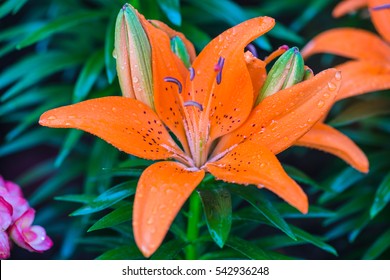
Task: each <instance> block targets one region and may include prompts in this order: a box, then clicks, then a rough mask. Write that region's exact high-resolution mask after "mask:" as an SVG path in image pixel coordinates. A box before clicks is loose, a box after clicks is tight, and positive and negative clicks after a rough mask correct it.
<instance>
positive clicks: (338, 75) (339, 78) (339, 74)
mask: <svg viewBox="0 0 390 280" xmlns="http://www.w3.org/2000/svg"><path fill="white" fill-rule="evenodd" d="M334 77H335V78H336V80H338V81H340V80H341V72H340V71H338V72H336V74H335V75H334Z"/></svg>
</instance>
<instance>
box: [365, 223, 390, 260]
mask: <svg viewBox="0 0 390 280" xmlns="http://www.w3.org/2000/svg"><path fill="white" fill-rule="evenodd" d="M389 247H390V229H388V230H387V231H386V232H384V233H383V234H382V235H381V236H379V237H377V238H376V240H375V242H374V243H373V244H372V245H371V246H370V248H368V250H367V252H366V253H365V254H364V256H363V259H364V260H374V259H376V258H378V257H379V256H380V255H381V254H382V253H384V252H385V251H386V250H387V249H388V248H389Z"/></svg>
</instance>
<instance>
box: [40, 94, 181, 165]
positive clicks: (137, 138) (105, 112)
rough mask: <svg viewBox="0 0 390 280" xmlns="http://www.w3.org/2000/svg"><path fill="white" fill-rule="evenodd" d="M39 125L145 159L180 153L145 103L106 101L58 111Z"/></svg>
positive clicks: (46, 114) (78, 104) (50, 114)
mask: <svg viewBox="0 0 390 280" xmlns="http://www.w3.org/2000/svg"><path fill="white" fill-rule="evenodd" d="M39 123H40V124H41V125H43V126H48V127H55V128H77V129H81V130H84V131H86V132H89V133H92V134H94V135H96V136H98V137H100V138H102V139H103V140H105V141H107V142H108V143H110V144H111V145H113V146H115V147H117V148H118V149H119V150H122V151H124V152H126V153H129V154H132V155H135V156H138V157H142V158H146V159H152V160H156V159H166V158H169V157H174V155H175V153H178V154H180V153H181V152H180V150H179V149H178V147H177V146H176V144H175V142H174V141H173V140H172V138H171V137H170V135H169V133H168V132H167V130H166V129H165V127H164V125H163V124H162V123H161V121H160V119H159V118H158V116H157V115H156V114H155V113H154V112H153V111H152V110H151V109H150V108H149V107H148V106H147V105H145V104H143V103H142V102H140V101H138V100H135V99H130V98H126V97H119V96H116V97H114V96H112V97H103V98H97V99H91V100H87V101H84V102H80V103H77V104H74V105H69V106H64V107H59V108H56V109H53V110H49V111H47V112H45V113H44V114H43V115H42V116H41V118H40V120H39ZM167 149H168V150H167Z"/></svg>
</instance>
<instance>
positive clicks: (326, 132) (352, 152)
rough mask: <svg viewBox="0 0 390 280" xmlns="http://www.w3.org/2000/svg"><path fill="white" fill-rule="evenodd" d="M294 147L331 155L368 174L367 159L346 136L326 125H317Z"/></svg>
mask: <svg viewBox="0 0 390 280" xmlns="http://www.w3.org/2000/svg"><path fill="white" fill-rule="evenodd" d="M296 145H298V146H305V147H309V148H315V149H318V150H322V151H325V152H328V153H331V154H333V155H335V156H337V157H339V158H341V159H343V160H344V161H346V162H347V163H348V164H350V165H351V166H353V167H354V168H356V169H357V170H359V171H360V172H364V173H367V172H368V165H369V163H368V159H367V157H366V155H365V154H364V153H363V152H362V150H360V149H359V147H358V146H356V144H355V143H354V142H353V141H352V140H351V139H349V138H348V137H347V136H345V135H344V134H342V133H341V132H339V131H338V130H336V129H334V128H333V127H330V126H328V125H326V124H323V123H317V124H316V125H315V126H313V128H312V129H311V130H309V132H308V133H306V134H305V135H304V136H303V137H302V138H300V139H299V140H298V141H297V142H296Z"/></svg>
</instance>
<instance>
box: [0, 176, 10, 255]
mask: <svg viewBox="0 0 390 280" xmlns="http://www.w3.org/2000/svg"><path fill="white" fill-rule="evenodd" d="M0 180H1V178H0ZM0 184H1V182H0ZM9 256H10V241H9V238H8V235H7V233H6V232H4V231H0V259H2V260H3V259H8V258H9Z"/></svg>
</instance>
